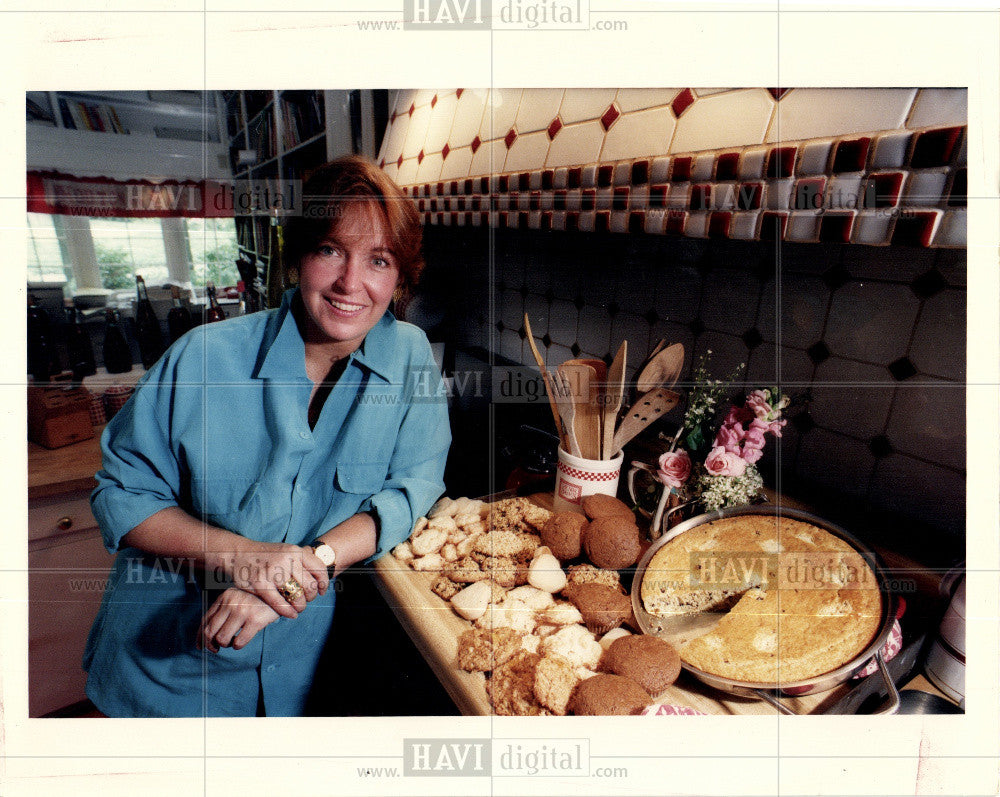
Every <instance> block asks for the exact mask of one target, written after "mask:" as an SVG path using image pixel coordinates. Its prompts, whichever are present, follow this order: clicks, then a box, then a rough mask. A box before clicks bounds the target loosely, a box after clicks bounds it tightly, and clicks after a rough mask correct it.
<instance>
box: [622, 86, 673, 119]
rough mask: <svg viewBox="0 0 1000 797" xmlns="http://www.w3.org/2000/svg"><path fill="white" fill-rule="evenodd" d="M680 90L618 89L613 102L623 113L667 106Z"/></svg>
mask: <svg viewBox="0 0 1000 797" xmlns="http://www.w3.org/2000/svg"><path fill="white" fill-rule="evenodd" d="M678 91H680V89H618V96H617V97H616V99H615V102H617V103H618V107H619V108H620V109H621V110H622V111H623V112H625V113H628V112H629V111H641V110H643V109H644V108H656V107H658V106H660V105H668V104H669V103H670V102H672V101H673V99H674V97H676V96H677V92H678Z"/></svg>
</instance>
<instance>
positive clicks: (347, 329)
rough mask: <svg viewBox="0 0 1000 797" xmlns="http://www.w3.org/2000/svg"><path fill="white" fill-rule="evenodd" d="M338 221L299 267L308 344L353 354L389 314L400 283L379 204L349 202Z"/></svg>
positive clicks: (396, 264)
mask: <svg viewBox="0 0 1000 797" xmlns="http://www.w3.org/2000/svg"><path fill="white" fill-rule="evenodd" d="M342 207H344V208H345V211H344V213H343V214H342V215H341V217H340V219H339V220H338V221H337V222H335V224H333V225H331V228H330V230H329V232H328V233H327V235H326V237H325V238H323V239H322V240H321V241H320V242H319V243H318V244H317V245H316V247H315V248H314V249H313V251H311V252H308V253H307V254H306V255H305V256H304V257H303V258H302V261H301V263H300V265H299V290H300V293H301V295H302V303H303V305H304V307H305V311H306V341H307V342H309V343H319V344H330V348H331V350H332V351H333V353H335V354H336V355H337V356H338V357H344V356H347V355H348V354H350V353H351V352H352V351H354V350H355V349H356V348H357V347H358V345H360V343H361V341H362V340H363V339H364V337H365V335H367V334H368V330H370V329H371V328H372V327H373V326H375V324H376V323H377V322H378V320H379V319H380V318H381V317H382V315H383V313H385V311H386V308H387V307H388V306H389V302H390V301H391V300H392V294H393V292H394V291H395V290H396V287H397V286H398V285H399V284H400V278H399V265H398V263H397V260H396V256H395V255H394V254H393V252H392V251H391V249H390V246H391V244H390V242H389V236H388V235H387V233H386V228H385V222H384V221H383V218H382V214H381V213H380V212H378V209H377V207H376V206H373V205H371V204H370V203H368V202H347V203H345V204H344V205H343V206H342Z"/></svg>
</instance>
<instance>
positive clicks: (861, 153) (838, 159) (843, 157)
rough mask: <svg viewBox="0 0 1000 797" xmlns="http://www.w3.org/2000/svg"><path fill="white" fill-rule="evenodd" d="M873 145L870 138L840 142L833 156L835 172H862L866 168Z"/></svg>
mask: <svg viewBox="0 0 1000 797" xmlns="http://www.w3.org/2000/svg"><path fill="white" fill-rule="evenodd" d="M871 143H872V140H871V138H870V137H868V136H864V137H862V138H855V139H850V140H848V141H841V142H839V143H838V144H837V151H836V152H835V153H834V156H833V171H834V172H860V171H861V170H862V169H864V168H865V163H866V162H867V160H868V149H869V146H870V145H871Z"/></svg>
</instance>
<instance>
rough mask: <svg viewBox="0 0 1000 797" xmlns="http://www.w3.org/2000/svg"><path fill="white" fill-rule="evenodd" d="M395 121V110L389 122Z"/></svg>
mask: <svg viewBox="0 0 1000 797" xmlns="http://www.w3.org/2000/svg"><path fill="white" fill-rule="evenodd" d="M395 121H396V112H395V111H393V112H392V116H390V117H389V124H392V123H393V122H395Z"/></svg>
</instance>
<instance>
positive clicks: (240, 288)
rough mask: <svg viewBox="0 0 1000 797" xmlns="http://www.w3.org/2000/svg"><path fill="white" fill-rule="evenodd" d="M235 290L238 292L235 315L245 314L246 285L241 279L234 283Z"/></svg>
mask: <svg viewBox="0 0 1000 797" xmlns="http://www.w3.org/2000/svg"><path fill="white" fill-rule="evenodd" d="M236 290H238V291H239V292H240V304H239V306H238V307H237V308H236V315H246V314H247V286H246V283H245V282H244V281H243V280H240V281H239V282H237V283H236Z"/></svg>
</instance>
